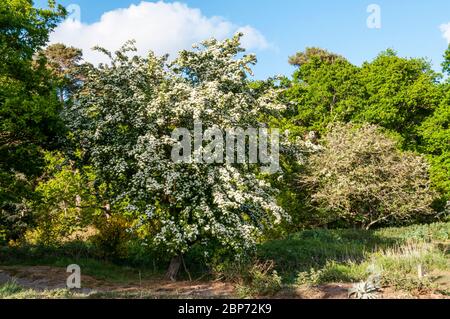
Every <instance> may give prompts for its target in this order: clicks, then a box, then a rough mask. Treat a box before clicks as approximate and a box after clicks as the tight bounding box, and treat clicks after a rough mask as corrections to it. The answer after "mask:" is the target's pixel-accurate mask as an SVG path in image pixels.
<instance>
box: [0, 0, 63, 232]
mask: <svg viewBox="0 0 450 319" xmlns="http://www.w3.org/2000/svg"><path fill="white" fill-rule="evenodd" d="M50 7H51V8H50V9H36V8H33V6H32V1H28V0H5V1H2V2H1V3H0V56H1V57H2V59H1V60H0V234H2V235H1V236H2V237H3V238H4V239H5V240H8V239H17V238H19V237H20V236H21V235H22V234H23V233H24V231H25V230H26V229H27V227H28V225H29V224H30V222H31V217H30V209H29V203H30V201H31V200H32V199H33V187H34V181H35V179H36V178H37V177H38V176H39V175H40V173H41V171H42V168H43V166H44V161H43V156H42V150H43V149H48V148H51V147H54V146H55V145H56V144H57V142H58V136H59V135H60V132H61V130H62V122H61V121H60V118H59V114H58V113H59V111H60V107H61V105H60V103H59V102H58V100H57V98H56V94H55V89H54V87H53V84H52V79H51V76H50V74H49V72H48V71H47V69H46V67H45V61H43V60H42V59H39V60H36V61H35V60H34V59H33V56H34V55H35V53H36V52H37V51H38V50H39V49H40V48H41V47H42V46H44V45H45V43H46V42H47V40H48V35H49V33H50V32H51V31H52V30H53V29H54V27H55V26H56V24H57V23H58V22H59V21H61V19H62V18H63V17H64V15H65V10H64V9H63V8H62V7H60V6H58V7H57V8H55V6H54V5H52V3H51V6H50Z"/></svg>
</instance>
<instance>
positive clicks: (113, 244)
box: [93, 215, 132, 259]
mask: <svg viewBox="0 0 450 319" xmlns="http://www.w3.org/2000/svg"><path fill="white" fill-rule="evenodd" d="M96 224H97V225H96V226H97V229H98V230H99V233H98V234H97V235H95V236H94V238H93V242H94V244H95V245H96V246H97V247H98V248H99V250H100V251H101V252H102V253H104V254H105V256H106V257H110V258H118V259H120V258H124V257H127V256H128V251H127V249H128V244H129V241H130V240H131V238H132V235H131V233H130V231H131V224H130V222H129V221H127V220H126V219H125V218H124V217H123V216H121V215H112V216H109V217H108V218H106V219H105V218H101V219H98V222H97V223H96Z"/></svg>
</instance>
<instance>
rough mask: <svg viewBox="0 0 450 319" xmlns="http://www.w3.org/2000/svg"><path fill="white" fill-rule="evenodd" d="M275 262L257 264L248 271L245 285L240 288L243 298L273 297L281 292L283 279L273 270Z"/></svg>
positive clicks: (239, 292) (239, 291)
mask: <svg viewBox="0 0 450 319" xmlns="http://www.w3.org/2000/svg"><path fill="white" fill-rule="evenodd" d="M273 268H274V263H273V261H266V262H264V263H261V262H257V263H255V264H253V265H252V266H251V268H250V269H249V271H248V277H247V278H244V285H240V286H238V294H239V295H240V296H241V297H248V296H250V297H254V296H273V295H275V294H276V293H277V292H278V291H280V290H281V287H282V285H281V277H280V276H279V275H278V273H277V271H276V270H274V269H273Z"/></svg>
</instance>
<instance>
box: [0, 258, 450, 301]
mask: <svg viewBox="0 0 450 319" xmlns="http://www.w3.org/2000/svg"><path fill="white" fill-rule="evenodd" d="M68 275H69V274H68V273H67V272H66V270H65V269H64V268H58V267H49V266H9V267H7V266H2V267H0V285H2V284H4V283H6V282H8V281H9V280H12V279H14V280H16V282H17V283H18V284H19V285H20V286H22V287H24V288H29V289H33V290H36V291H44V290H55V289H63V288H66V280H67V276H68ZM447 279H448V278H445V280H447ZM81 284H82V288H81V289H80V290H77V292H78V293H81V294H83V295H86V296H90V295H91V296H93V297H96V296H102V297H112V298H116V297H118V298H139V297H140V296H142V295H143V294H144V296H146V297H151V298H233V297H235V298H236V297H237V296H236V292H235V286H234V285H233V284H231V283H224V282H214V281H209V282H199V281H177V282H170V281H163V280H157V279H155V280H144V281H142V282H141V283H140V284H129V285H126V284H119V283H111V282H106V281H102V280H98V279H96V278H94V277H91V276H87V275H83V274H82V276H81ZM351 285H352V284H350V283H342V284H327V285H321V286H318V287H307V288H306V287H304V288H285V289H282V290H281V291H280V292H279V293H277V294H276V295H275V296H274V297H275V298H280V299H281V298H289V299H347V298H348V295H347V292H348V289H349V288H350V287H351ZM379 297H380V298H386V299H405V298H408V299H409V298H418V299H425V298H426V299H437V298H449V297H448V296H444V295H440V294H420V293H419V294H410V293H405V292H398V291H395V290H393V289H392V288H386V289H384V290H383V291H382V292H381V294H380V295H379Z"/></svg>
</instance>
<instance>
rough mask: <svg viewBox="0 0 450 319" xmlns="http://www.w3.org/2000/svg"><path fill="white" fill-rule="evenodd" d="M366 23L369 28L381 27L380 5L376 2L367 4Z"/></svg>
mask: <svg viewBox="0 0 450 319" xmlns="http://www.w3.org/2000/svg"><path fill="white" fill-rule="evenodd" d="M367 13H370V15H369V16H368V17H367V20H366V24H367V27H368V28H369V29H381V7H380V6H379V5H378V4H370V5H369V6H367Z"/></svg>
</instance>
